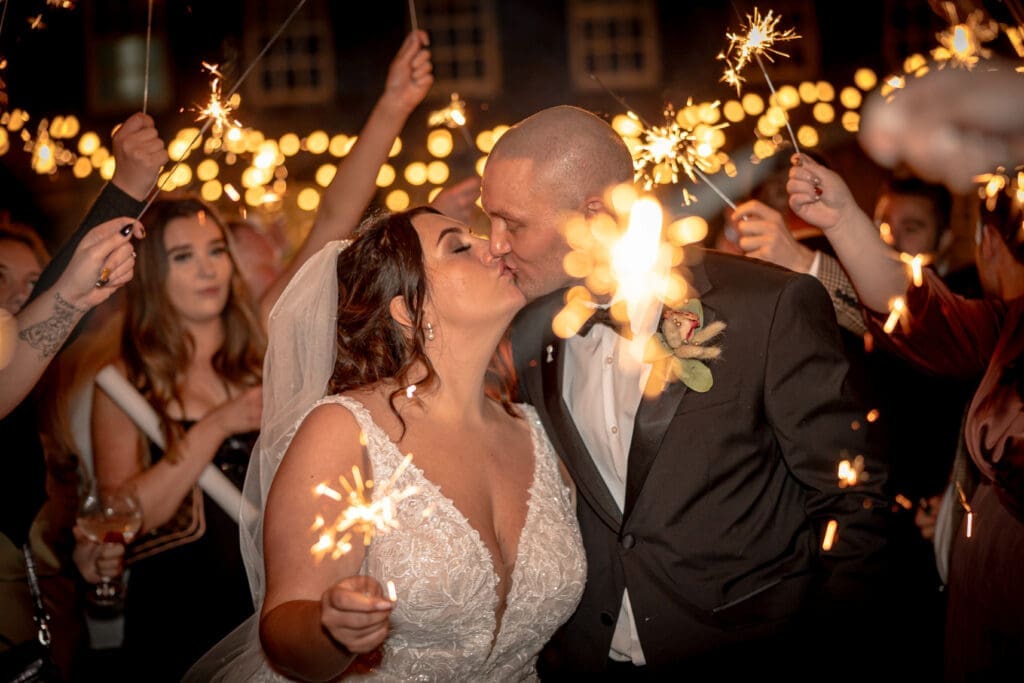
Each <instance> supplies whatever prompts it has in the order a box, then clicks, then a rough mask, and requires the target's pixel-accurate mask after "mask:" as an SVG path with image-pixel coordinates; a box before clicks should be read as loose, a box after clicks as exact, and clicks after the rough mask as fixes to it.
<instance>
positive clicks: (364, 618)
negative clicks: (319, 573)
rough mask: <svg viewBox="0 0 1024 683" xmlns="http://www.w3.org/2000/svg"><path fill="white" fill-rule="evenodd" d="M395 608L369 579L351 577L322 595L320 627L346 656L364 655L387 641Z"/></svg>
mask: <svg viewBox="0 0 1024 683" xmlns="http://www.w3.org/2000/svg"><path fill="white" fill-rule="evenodd" d="M394 606H395V605H394V602H392V601H391V600H390V599H389V598H388V596H387V594H386V593H385V592H384V588H383V586H381V585H380V582H379V581H377V580H376V579H374V578H373V577H371V576H350V577H348V578H344V579H342V580H341V581H339V582H338V583H336V584H334V585H333V586H331V587H330V588H328V589H327V590H325V591H324V593H323V596H322V597H321V598H320V623H321V625H322V626H323V628H324V629H325V630H326V631H327V633H329V634H330V636H331V638H333V639H334V640H335V641H337V642H338V643H340V644H341V645H342V646H344V647H345V649H347V650H348V651H349V652H351V653H352V654H365V653H367V652H373V651H374V650H376V649H377V648H378V647H380V646H381V644H382V643H383V642H384V641H385V640H386V639H387V637H388V631H389V624H388V618H389V617H390V616H391V610H392V609H393V608H394Z"/></svg>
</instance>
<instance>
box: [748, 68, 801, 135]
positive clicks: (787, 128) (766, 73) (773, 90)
mask: <svg viewBox="0 0 1024 683" xmlns="http://www.w3.org/2000/svg"><path fill="white" fill-rule="evenodd" d="M754 58H755V59H756V60H757V65H758V66H759V67H761V73H763V74H764V80H765V82H766V83H768V89H769V90H771V91H772V95H775V101H776V102H778V101H779V98H778V93H777V92H776V91H775V84H774V83H772V79H771V78H770V77H769V76H768V69H766V68H764V62H762V61H761V55H759V54H758V53H757V52H755V53H754ZM783 113H784V120H785V122H786V130H787V131H789V139H790V140H792V141H793V151H794V152H796V153H797V154H799V153H800V145H798V144H797V143H796V134H795V133H793V127H792V126H791V125H789V114H785V112H783Z"/></svg>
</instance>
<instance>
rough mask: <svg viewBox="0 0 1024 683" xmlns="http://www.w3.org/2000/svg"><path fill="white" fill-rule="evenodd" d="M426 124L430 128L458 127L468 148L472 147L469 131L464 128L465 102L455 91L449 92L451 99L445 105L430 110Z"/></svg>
mask: <svg viewBox="0 0 1024 683" xmlns="http://www.w3.org/2000/svg"><path fill="white" fill-rule="evenodd" d="M427 126H428V127H430V128H435V127H437V126H445V127H447V128H458V129H459V130H460V131H462V136H463V137H464V138H466V143H467V144H469V146H470V148H472V147H473V139H472V137H471V136H470V134H469V131H468V130H466V103H465V101H463V100H462V98H460V97H459V93H457V92H453V93H452V94H451V101H450V102H448V106H447V107H444V108H443V109H437V110H435V111H432V112H430V116H428V117H427Z"/></svg>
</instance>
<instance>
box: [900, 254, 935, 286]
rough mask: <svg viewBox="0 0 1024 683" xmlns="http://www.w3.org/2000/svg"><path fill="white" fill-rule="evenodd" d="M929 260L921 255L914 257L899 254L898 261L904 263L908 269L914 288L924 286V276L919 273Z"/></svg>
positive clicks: (929, 258)
mask: <svg viewBox="0 0 1024 683" xmlns="http://www.w3.org/2000/svg"><path fill="white" fill-rule="evenodd" d="M931 260H932V259H931V257H929V256H925V255H922V254H915V255H914V256H911V255H910V254H907V253H902V254H900V261H903V263H906V264H907V266H908V267H909V268H910V277H911V278H912V279H913V281H914V286H915V287H920V286H921V285H922V284H924V276H923V274H922V272H921V267H922V266H923V265H925V264H927V263H930V262H931Z"/></svg>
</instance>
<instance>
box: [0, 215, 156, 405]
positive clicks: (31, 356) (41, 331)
mask: <svg viewBox="0 0 1024 683" xmlns="http://www.w3.org/2000/svg"><path fill="white" fill-rule="evenodd" d="M125 225H129V226H131V227H132V230H133V231H134V232H135V234H136V236H138V237H140V238H141V237H142V234H143V233H142V225H141V224H140V223H138V222H136V221H133V220H132V219H130V218H115V219H113V220H109V221H107V222H106V223H101V224H99V225H97V226H96V227H95V228H93V229H92V230H90V231H89V232H88V233H87V234H86V235H85V236H84V237H83V238H82V241H81V242H80V243H79V245H78V247H77V248H76V249H75V252H74V255H73V256H72V257H71V261H70V263H69V264H68V267H67V269H66V270H65V271H64V273H63V274H62V275H61V277H60V279H58V280H57V282H56V283H54V285H53V286H52V287H50V288H49V289H47V290H46V291H44V292H42V293H41V294H39V295H38V296H37V297H36V298H35V299H33V300H32V301H31V302H30V303H29V304H28V305H26V306H25V307H24V308H23V309H21V311H20V312H19V313H18V316H17V318H16V322H17V325H16V329H17V333H16V335H13V328H14V327H15V326H14V325H10V324H6V325H0V327H3V328H12V329H11V332H12V335H11V336H13V338H9V336H8V335H4V336H3V338H0V356H3V357H4V358H2V359H0V360H6V361H7V362H6V364H3V367H0V418H2V417H5V416H6V415H7V414H8V413H9V412H11V410H13V409H14V407H15V406H17V405H18V403H20V402H21V400H22V399H23V398H25V396H26V395H27V394H28V393H29V392H30V391H31V390H32V387H34V386H35V384H36V382H37V381H38V380H39V377H40V376H41V375H42V374H43V371H44V370H45V369H46V367H47V366H48V365H49V364H50V361H51V360H53V357H54V355H56V353H57V351H59V350H60V348H61V346H62V345H63V344H64V340H65V339H67V337H68V335H69V334H71V330H73V329H74V327H75V325H76V324H77V323H78V321H79V320H80V319H81V318H82V316H83V315H85V314H86V312H88V311H89V310H90V309H91V308H92V307H93V306H96V305H97V304H100V303H102V302H104V301H106V300H107V298H109V297H110V295H111V294H113V293H114V292H115V291H116V290H117V289H118V288H119V287H121V286H122V285H124V284H125V283H126V282H128V281H129V280H131V279H132V273H133V270H134V267H135V250H134V249H132V244H131V235H132V232H131V231H129V232H126V233H125V232H123V231H122V228H123V227H124V226H125ZM101 282H102V284H101ZM4 349H10V351H9V352H5V351H4Z"/></svg>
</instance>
